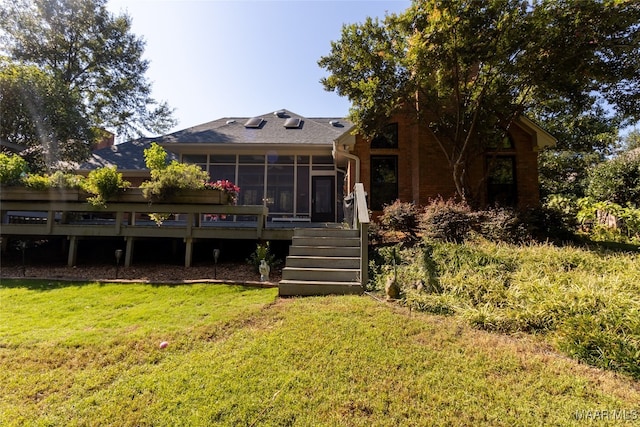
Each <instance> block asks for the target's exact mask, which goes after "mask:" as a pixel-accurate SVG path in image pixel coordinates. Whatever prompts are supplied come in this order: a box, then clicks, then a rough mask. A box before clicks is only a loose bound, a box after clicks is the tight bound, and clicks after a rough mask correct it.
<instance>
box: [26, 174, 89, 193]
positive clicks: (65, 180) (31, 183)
mask: <svg viewBox="0 0 640 427" xmlns="http://www.w3.org/2000/svg"><path fill="white" fill-rule="evenodd" d="M22 182H23V184H24V186H25V187H27V188H33V189H34V190H47V189H49V188H67V189H78V188H83V184H84V177H83V176H82V175H75V174H71V173H65V172H62V171H56V172H54V173H52V174H51V175H40V174H28V175H27V176H25V177H24V179H23V180H22Z"/></svg>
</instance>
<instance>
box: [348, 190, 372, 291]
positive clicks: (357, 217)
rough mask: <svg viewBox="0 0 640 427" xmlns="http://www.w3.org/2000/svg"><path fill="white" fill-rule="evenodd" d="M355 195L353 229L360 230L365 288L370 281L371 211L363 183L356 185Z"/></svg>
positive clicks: (363, 283)
mask: <svg viewBox="0 0 640 427" xmlns="http://www.w3.org/2000/svg"><path fill="white" fill-rule="evenodd" d="M353 195H354V200H353V224H352V227H353V228H354V229H357V230H360V284H361V285H362V286H365V285H366V284H367V282H368V281H369V210H368V208H367V193H366V192H365V191H364V185H363V184H362V183H360V182H359V183H356V185H355V186H354V188H353Z"/></svg>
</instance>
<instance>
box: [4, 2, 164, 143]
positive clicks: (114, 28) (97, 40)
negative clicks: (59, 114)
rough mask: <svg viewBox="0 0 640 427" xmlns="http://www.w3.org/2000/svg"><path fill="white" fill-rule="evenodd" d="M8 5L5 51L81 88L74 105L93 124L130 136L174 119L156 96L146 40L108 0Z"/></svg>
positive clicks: (159, 127) (161, 128)
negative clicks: (112, 10) (150, 78)
mask: <svg viewBox="0 0 640 427" xmlns="http://www.w3.org/2000/svg"><path fill="white" fill-rule="evenodd" d="M2 12H3V13H2V16H1V18H2V21H3V30H4V31H3V33H4V34H3V35H4V37H3V41H4V46H5V51H6V52H8V54H9V55H10V56H11V57H12V58H13V59H14V60H16V61H20V62H23V63H29V64H35V65H36V66H37V67H38V68H40V69H41V70H43V71H46V72H47V73H50V75H51V77H52V78H53V80H54V81H55V82H56V84H58V85H60V86H62V87H64V88H66V89H67V91H69V92H73V93H74V94H76V95H77V96H78V98H79V99H80V100H81V102H79V103H77V104H74V105H76V106H78V107H82V108H79V109H78V111H81V112H82V114H83V118H84V119H85V120H87V121H88V122H89V123H90V124H91V125H92V126H95V127H96V128H107V127H108V128H114V129H116V131H117V133H118V134H119V135H122V136H125V137H131V136H134V135H141V134H142V133H143V132H144V131H147V132H149V133H154V134H157V133H162V132H164V131H166V130H168V129H169V128H171V127H172V126H174V125H175V120H174V119H173V118H172V111H171V109H170V108H169V107H168V106H167V105H166V103H158V102H157V101H155V100H154V99H153V98H152V97H151V83H150V82H149V81H148V80H147V78H146V77H145V73H146V72H147V70H148V68H149V61H147V60H145V59H143V54H144V46H145V43H144V40H143V39H142V38H139V37H137V36H135V35H134V34H133V33H132V32H131V18H130V17H129V16H127V15H126V14H125V15H120V16H117V15H113V14H111V13H110V12H109V11H108V9H107V6H106V0H86V1H78V0H59V1H49V0H16V1H13V2H8V3H7V2H5V3H3V10H2ZM65 104H66V103H65Z"/></svg>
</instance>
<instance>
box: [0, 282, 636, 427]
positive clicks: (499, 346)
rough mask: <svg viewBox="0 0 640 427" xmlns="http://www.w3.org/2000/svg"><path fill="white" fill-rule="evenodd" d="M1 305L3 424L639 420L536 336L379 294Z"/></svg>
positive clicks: (73, 290) (146, 297)
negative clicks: (476, 324) (411, 306)
mask: <svg viewBox="0 0 640 427" xmlns="http://www.w3.org/2000/svg"><path fill="white" fill-rule="evenodd" d="M0 304H1V305H2V322H0V381H1V382H2V385H3V393H2V395H1V397H0V425H3V426H4V425H7V426H14V425H39V426H47V425H52V426H57V425H65V426H74V425H78V426H79V425H101V426H102V425H118V426H152V425H153V426H211V425H224V426H227V425H246V426H251V425H260V426H282V425H296V426H345V425H348V426H396V425H403V426H412V425H415V426H418V425H420V426H422V425H434V426H439V425H442V426H445V425H447V426H449V425H490V426H542V425H565V426H571V425H583V424H584V422H585V420H584V419H580V418H581V417H588V416H593V414H601V413H602V411H611V413H612V414H623V415H624V416H625V417H627V418H631V417H633V416H636V415H637V416H638V417H640V413H639V412H638V411H640V408H639V407H638V402H640V386H639V384H638V382H636V381H633V380H631V379H629V378H626V377H624V376H619V375H616V374H614V373H612V372H607V371H602V370H598V369H595V368H591V367H588V366H586V365H581V364H579V363H577V362H575V361H573V360H571V359H569V358H566V357H562V356H559V355H558V354H557V353H555V352H554V351H552V350H551V348H550V347H549V346H548V345H545V344H544V343H541V342H540V341H539V340H537V339H536V337H520V338H516V337H513V336H506V335H501V334H494V333H488V332H485V331H479V330H475V329H473V328H471V327H469V326H468V325H467V324H465V323H464V322H461V321H460V319H458V318H456V317H445V316H435V315H431V314H425V313H416V312H415V311H413V312H410V311H409V310H407V309H406V308H400V307H398V306H397V305H392V304H387V303H381V302H379V301H376V300H374V299H373V298H370V297H368V296H362V297H357V296H349V297H318V298H304V299H285V300H280V299H277V296H276V290H274V289H248V288H243V287H234V286H221V285H202V284H194V285H179V286H153V285H143V284H133V285H120V284H97V283H81V284H70V283H56V282H54V283H49V282H42V281H9V280H4V281H3V283H2V287H1V288H0ZM164 340H166V341H168V342H169V346H168V347H167V348H166V349H160V348H159V347H158V344H159V342H160V341H164ZM596 411H600V412H596ZM614 411H615V412H614ZM600 416H601V415H600ZM603 424H604V425H607V424H612V425H613V424H615V420H613V421H612V420H604V423H603Z"/></svg>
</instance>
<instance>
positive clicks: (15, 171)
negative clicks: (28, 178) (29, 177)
mask: <svg viewBox="0 0 640 427" xmlns="http://www.w3.org/2000/svg"><path fill="white" fill-rule="evenodd" d="M27 171H28V167H27V162H26V161H25V160H24V159H23V158H22V157H20V156H18V155H17V154H4V153H0V184H4V185H18V184H20V181H21V180H22V178H23V176H24V175H25V174H26V173H27Z"/></svg>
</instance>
